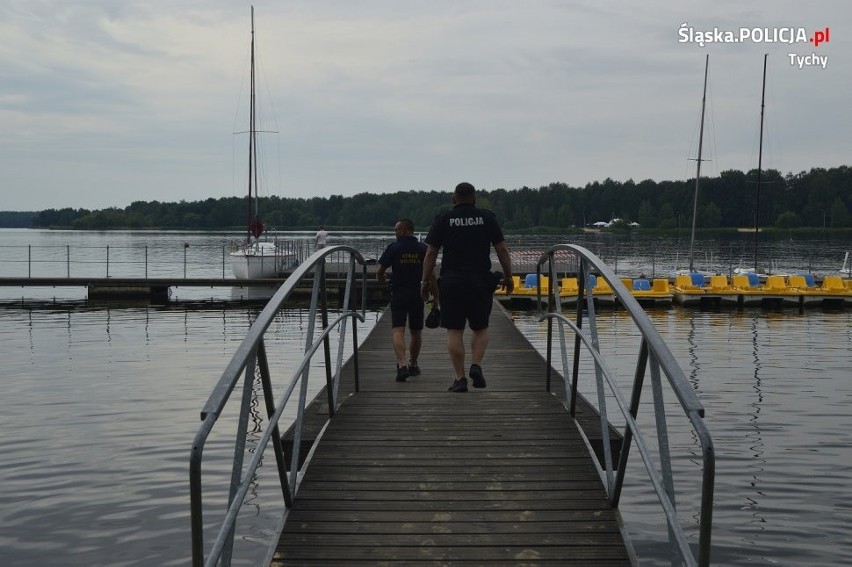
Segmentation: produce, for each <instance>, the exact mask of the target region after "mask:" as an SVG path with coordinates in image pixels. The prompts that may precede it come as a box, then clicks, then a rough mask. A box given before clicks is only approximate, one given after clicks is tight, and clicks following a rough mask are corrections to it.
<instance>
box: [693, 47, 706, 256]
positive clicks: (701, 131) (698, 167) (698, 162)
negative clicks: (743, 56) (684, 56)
mask: <svg viewBox="0 0 852 567" xmlns="http://www.w3.org/2000/svg"><path fill="white" fill-rule="evenodd" d="M709 66H710V54H709V53H708V54H707V57H706V58H705V59H704V94H703V95H702V97H701V128H700V129H699V131H698V159H696V160H695V161H696V166H695V198H694V199H693V202H692V237H691V238H690V239H689V271H690V272H692V271H693V258H694V256H693V247H694V246H695V221H696V219H697V218H698V179H699V178H700V177H701V150H702V148H703V146H704V107H705V105H706V103H707V69H708V68H709Z"/></svg>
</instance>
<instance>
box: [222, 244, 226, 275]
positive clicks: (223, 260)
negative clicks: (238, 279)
mask: <svg viewBox="0 0 852 567" xmlns="http://www.w3.org/2000/svg"><path fill="white" fill-rule="evenodd" d="M222 279H223V280H224V279H225V245H224V244H223V245H222Z"/></svg>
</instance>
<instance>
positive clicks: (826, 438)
mask: <svg viewBox="0 0 852 567" xmlns="http://www.w3.org/2000/svg"><path fill="white" fill-rule="evenodd" d="M27 237H30V238H35V239H36V240H38V239H41V240H39V244H38V245H39V246H41V245H47V244H46V242H47V241H48V240H52V241H53V242H54V243H55V244H52V245H55V246H58V247H60V258H61V246H62V245H60V244H58V243H59V242H61V241H62V239H63V238H64V239H65V240H67V241H70V242H72V243H76V245H79V246H81V247H83V246H87V247H89V248H91V249H93V250H97V251H98V252H99V251H100V250H102V247H103V246H105V242H106V239H107V238H110V239H112V238H113V235H111V234H94V233H82V234H80V233H65V234H64V236H63V235H62V233H48V232H46V231H45V232H42V231H37V232H33V231H0V239H2V241H0V276H9V275H17V274H11V273H9V272H8V271H7V268H8V265H9V264H8V263H7V264H4V263H3V261H2V260H3V258H4V254H6V253H7V252H8V251H9V250H12V249H13V248H14V250H18V249H19V248H20V246H22V245H23V246H26V238H27ZM308 237H309V236H308ZM123 238H126V240H127V243H128V244H127V245H128V246H129V247H131V248H132V247H135V248H136V249H140V247H144V246H150V248H149V251H150V252H158V253H162V255H165V254H166V252H167V250H166V249H162V250H158V248H157V247H158V246H165V247H167V248H168V250H170V252H169V253H170V254H172V255H173V256H174V255H176V256H177V258H179V259H180V257H181V256H182V254H183V245H182V243H183V242H184V241H185V240H186V239H188V238H189V239H193V240H191V244H190V250H192V249H193V248H202V247H204V246H205V244H204V243H205V242H206V243H207V244H206V246H207V247H208V248H209V249H210V251H211V252H210V254H209V256H208V258H215V257H216V256H217V255H218V256H221V246H222V245H223V244H222V243H223V241H225V240H226V239H227V238H228V236H227V235H225V236H223V235H210V234H197V235H191V236H187V235H186V234H182V233H164V234H142V235H134V234H132V233H127V234H126V235H125V236H124V237H123ZM137 238H138V240H137ZM158 239H159V241H160V242H161V243H162V244H155V243H153V242H154V241H156V240H158ZM374 240H378V237H374ZM368 241H370V240H369V239H368ZM143 242H144V243H146V244H141V243H143ZM370 242H372V241H370ZM33 244H36V243H35V242H34V243H33ZM175 244H178V245H179V246H178V248H177V249H178V250H179V252H178V253H175V252H174V251H173V250H172V247H173V246H174V245H175ZM370 245H372V246H377V244H375V243H373V244H368V246H370ZM658 245H659V247H660V248H664V247H666V246H669V247H672V248H673V247H676V244H672V243H668V244H666V243H665V242H660V243H658ZM2 246H9V247H10V248H7V249H5V251H3V250H2ZM601 246H604V244H601ZM620 246H621V248H623V247H624V244H622V245H620ZM636 246H637V247H640V246H639V245H636ZM846 246H848V243H847V244H846V245H845V246H844V244H843V243H838V244H835V245H833V246H832V247H824V248H826V252H825V254H824V255H821V256H820V257H819V258H816V257H815V256H813V255H812V261H813V262H814V264H817V263H819V265H822V266H825V270H828V269H829V266H831V265H833V264H834V265H836V267H835V268H834V269H836V268H839V261H840V260H842V253H841V250H843V249H844V248H845V247H846ZM590 247H591V245H590ZM647 248H648V246H647V243H646V246H645V249H647ZM723 248H724V246H721V247H716V248H715V249H714V250H715V252H714V253H717V254H721V253H722V251H723ZM812 249H813V248H812ZM819 249H820V250H822V248H819ZM606 250H609V247H607V248H606V249H605V250H604V252H605V251H606ZM366 254H368V253H367V252H365V255H366ZM601 255H602V256H606V254H605V253H604V254H601ZM834 259H837V261H836V262H835V261H834ZM627 261H628V258H627V257H626V256H625V257H623V259H621V260H620V263H622V264H623V263H624V262H627ZM208 263H209V262H208ZM201 264H202V262H201V261H200V260H199V267H200V266H201ZM96 265H97V266H100V264H96ZM14 266H17V267H19V266H18V264H17V263H16V264H14ZM16 269H17V268H16ZM60 269H62V268H61V267H60ZM205 269H209V270H211V271H213V272H215V271H216V270H218V272H219V273H221V266H218V267H209V266H208V267H207V268H205ZM191 275H199V274H191ZM226 289H227V288H226ZM42 291H43V293H44V297H43V298H42V299H46V300H47V302H45V301H41V302H31V301H29V299H28V300H27V301H25V302H20V301H17V302H16V301H15V300H16V298H18V299H19V298H20V297H21V294H22V290H20V289H11V290H3V289H0V293H3V294H5V295H3V296H0V302H2V300H3V299H5V300H6V301H7V302H6V304H5V305H4V306H0V355H2V358H3V360H4V361H5V364H4V372H3V374H2V377H0V384H2V386H3V396H2V398H0V454H2V455H3V456H2V458H1V459H0V486H2V489H0V526H2V529H0V557H3V562H4V563H5V564H10V565H186V564H188V563H189V562H190V535H189V495H188V459H189V448H190V445H191V442H192V438H193V436H194V434H195V431H196V430H197V428H198V425H199V423H200V422H199V417H198V416H199V411H200V409H201V407H202V405H203V403H204V401H205V400H206V399H207V396H208V395H209V393H210V391H211V389H212V386H213V384H214V383H215V382H216V380H217V379H218V377H219V375H220V374H221V372H222V370H223V369H224V367H225V364H226V363H227V361H228V360H229V359H230V357H231V355H232V354H233V352H234V350H235V349H236V346H237V345H238V343H239V341H240V340H241V339H242V338H243V336H244V335H245V333H246V331H247V329H248V327H249V325H250V323H251V321H252V319H253V316H254V314H255V313H256V308H255V307H251V306H245V305H239V304H235V305H232V306H221V305H220V306H214V305H209V306H206V307H203V308H198V307H197V300H199V299H204V298H205V297H206V296H207V295H209V294H210V293H219V292H218V291H216V292H211V291H210V290H204V291H203V292H199V293H201V296H200V297H195V296H194V295H193V294H194V293H196V292H195V290H186V291H185V290H177V291H176V295H177V296H178V297H177V298H178V299H184V298H186V299H188V300H190V301H191V302H192V304H183V303H181V302H173V303H171V304H169V305H162V306H153V305H142V304H136V305H134V306H115V305H101V306H98V305H92V304H86V303H85V302H80V301H77V299H78V298H79V294H80V291H79V290H74V289H73V288H72V289H68V290H58V291H57V290H55V289H53V288H51V289H48V290H42ZM184 293H186V294H184ZM221 293H226V294H227V293H230V292H229V291H225V292H221ZM57 294H59V297H60V298H64V299H68V300H71V301H72V303H73V304H72V305H71V306H65V305H59V304H57V305H54V306H52V305H51V304H50V302H51V301H52V298H53V297H56V296H57ZM75 294H76V295H75ZM182 294H184V295H182ZM649 314H650V316H651V318H652V320H653V321H654V323H655V324H656V326H657V328H658V329H659V330H660V332H661V334H662V335H663V337H664V338H665V340H666V341H667V343H668V345H669V347H670V348H671V350H672V352H673V353H674V355H675V357H676V358H677V360H678V362H679V363H680V365H681V367H682V368H683V370H684V372H685V373H686V375H687V377H688V378H689V380H690V382H691V384H692V385H693V387H694V389H695V391H696V393H697V394H698V396H699V398H700V399H701V401H702V403H703V404H704V407H705V409H706V414H707V415H706V418H705V421H706V422H707V425H708V427H709V429H710V432H711V435H712V436H713V439H714V442H715V447H716V453H717V472H716V474H717V477H716V498H715V508H714V509H715V512H714V532H713V562H714V564H718V565H849V564H852V498H850V488H849V487H850V486H852V465H850V462H852V458H850V457H852V449H850V447H852V417H850V415H849V407H850V402H852V381H850V379H849V377H850V375H852V372H850V366H852V359H851V358H850V356H849V352H850V351H852V310H850V309H848V308H847V309H846V310H844V311H839V312H831V311H823V310H820V309H816V310H808V311H804V312H798V311H796V310H793V309H789V310H784V311H782V312H769V311H761V310H754V311H723V312H704V311H697V310H686V309H681V308H677V307H675V308H666V309H657V310H651V311H650V312H649ZM369 315H370V316H369V317H368V324H367V325H366V327H367V329H369V328H371V326H372V324H373V323H374V321H375V318H376V316H377V315H376V313H371V314H369ZM514 318H515V321H516V324H517V325H518V326H519V327H520V328H521V329H522V330H523V331H524V333H525V334H526V336H528V337H529V338H530V340H531V341H532V342H533V343H534V344H535V345H537V346H538V347H539V348H543V347H542V345H543V340H544V338H543V337H544V326H543V325H542V324H541V323H538V322H537V321H536V318H535V316H534V315H533V314H530V313H524V312H515V313H514ZM598 325H599V328H600V333H601V340H602V344H603V348H604V350H605V351H606V352H607V353H608V354H612V355H613V356H614V358H613V360H614V365H615V368H614V369H615V370H616V372H617V373H619V374H620V375H622V374H623V375H625V376H626V377H627V382H628V383H629V379H630V378H632V364H635V358H636V353H637V349H638V346H637V345H638V342H637V341H638V339H637V337H635V336H634V331H633V328H632V325H630V324H629V322H628V321H627V317H626V316H625V315H624V313H622V312H618V311H608V312H607V311H605V312H601V313H600V314H599V315H598ZM306 326H307V320H306V314H305V312H304V311H302V310H297V309H294V310H290V311H287V312H283V313H281V314H280V315H279V316H278V319H277V320H276V323H275V324H274V325H273V327H272V331H271V333H272V334H271V335H270V337H271V338H270V345H269V351H270V357H271V360H272V363H273V365H274V367H277V368H282V369H286V368H288V365H290V366H292V365H293V364H294V362H293V361H294V360H296V359H298V358H299V357H300V354H299V353H300V351H301V349H302V348H303V344H304V332H305V328H306ZM364 336H366V329H365V331H364V332H359V337H361V338H363V337H364ZM486 364H487V360H486ZM319 374H320V373H318V372H314V373H313V375H314V376H317V375H319ZM279 383H280V379H279ZM590 391H591V390H588V391H587V393H588V392H590ZM640 417H643V416H642V415H641V410H640ZM225 433H227V432H224V433H223V434H222V435H220V436H217V437H215V438H214V439H213V440H212V442H211V445H210V447H209V448H208V450H207V451H205V456H206V458H205V469H204V470H205V487H206V488H209V489H211V492H213V493H214V494H215V493H220V494H221V497H211V498H209V500H208V501H206V506H207V510H206V513H207V514H208V515H207V517H208V519H211V518H213V517H218V516H219V514H221V511H222V510H223V508H224V497H225V494H226V490H227V487H226V485H225V483H226V480H227V479H226V474H223V472H224V471H226V470H228V464H229V461H230V457H229V456H227V455H226V450H225V447H226V446H227V435H226V434H225ZM673 438H674V442H675V444H676V445H679V446H680V447H683V448H686V450H687V453H689V451H690V450H691V448H692V447H694V440H693V439H691V438H690V437H689V435H688V434H686V433H685V432H681V431H679V430H678V429H677V428H676V427H675V428H674V432H673ZM693 453H694V451H693ZM208 458H209V460H208ZM697 466H698V463H697V462H696V460H695V459H694V458H690V457H689V456H687V457H682V458H680V459H678V460H676V462H675V468H676V472H677V475H678V476H677V478H680V477H681V476H682V475H686V477H689V476H690V475H691V476H695V475H696V474H697V470H698V469H697ZM269 472H270V467H265V468H262V469H261V473H260V474H259V476H258V479H257V482H256V485H255V487H254V488H255V490H254V491H253V496H252V499H251V502H250V503H249V505H247V506H246V508H245V509H244V512H243V515H242V516H241V519H240V522H239V524H238V528H239V534H238V544H237V553H236V554H235V557H237V558H239V561H235V564H242V565H251V564H255V563H256V562H257V561H259V560H261V559H262V558H263V555H264V553H265V551H266V546H267V545H268V543H269V541H271V539H272V538H273V537H274V531H275V527H276V524H277V521H278V518H279V516H280V514H281V511H282V504H281V498H280V491H279V492H276V489H275V486H276V485H275V480H274V478H272V477H271V476H269V474H268V473H269ZM639 476H640V475H638V474H636V475H632V474H631V482H632V478H633V477H635V478H637V479H639ZM636 482H637V483H638V480H637V481H636ZM640 484H641V483H640ZM678 488H679V489H680V487H678ZM679 506H680V507H681V509H682V510H683V511H684V513H685V515H686V517H687V518H689V517H690V515H691V512H692V511H693V510H695V509H696V502H695V501H694V500H692V499H690V498H688V497H687V498H685V499H684V500H682V501H679ZM657 508H658V506H657V505H656V504H654V503H653V502H652V501H651V498H650V497H649V496H648V495H647V493H646V492H643V491H642V490H641V488H637V487H636V486H634V485H633V484H631V483H630V482H629V483H628V487H627V492H626V493H625V497H624V499H623V501H622V506H621V510H622V514H623V516H624V518H625V520H626V521H627V522H628V527H629V529H630V530H631V533H632V534H633V535H634V537H635V538H636V541H635V542H634V543H635V545H636V548H637V550H638V551H639V554H640V557H641V556H650V557H651V559H650V560H648V561H647V562H644V563H643V565H645V564H647V565H658V564H659V565H665V564H667V562H666V561H665V560H664V558H665V550H664V546H660V545H659V543H658V542H657V536H658V535H659V533H658V531H657V528H656V526H658V525H659V521H660V517H661V516H660V513H659V512H658V510H657ZM694 532H695V530H694V529H687V533H688V534H689V535H690V537H691V538H693V539H692V540H693V541H697V540H696V539H695V534H694ZM210 537H211V534H210V533H208V535H207V538H208V542H209V538H210Z"/></svg>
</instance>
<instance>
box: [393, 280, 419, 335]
mask: <svg viewBox="0 0 852 567" xmlns="http://www.w3.org/2000/svg"><path fill="white" fill-rule="evenodd" d="M390 307H391V324H392V326H394V327H405V323H406V320H407V321H408V328H409V329H411V330H412V331H419V330H421V329H423V298H421V297H420V289H419V288H401V289H400V288H391V300H390Z"/></svg>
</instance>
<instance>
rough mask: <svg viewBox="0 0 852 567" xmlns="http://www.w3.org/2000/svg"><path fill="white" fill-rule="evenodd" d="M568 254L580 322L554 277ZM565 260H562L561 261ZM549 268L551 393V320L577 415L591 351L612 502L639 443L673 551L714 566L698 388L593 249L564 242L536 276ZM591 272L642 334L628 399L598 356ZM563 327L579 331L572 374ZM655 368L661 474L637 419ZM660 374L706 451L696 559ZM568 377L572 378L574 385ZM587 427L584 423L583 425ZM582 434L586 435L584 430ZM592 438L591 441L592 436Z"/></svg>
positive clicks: (709, 478) (710, 465) (711, 458)
mask: <svg viewBox="0 0 852 567" xmlns="http://www.w3.org/2000/svg"><path fill="white" fill-rule="evenodd" d="M560 251H562V252H565V251H568V252H571V253H573V254H574V255H575V257H576V258H577V262H576V274H577V278H578V288H579V290H578V297H577V310H576V322H573V321H570V320H569V319H567V318H566V317H565V316H563V315H562V313H561V303H560V300H559V290H558V286H557V285H556V284H557V280H556V276H557V273H556V267H555V263H554V257H555V254H556V253H557V252H560ZM563 263H564V260H563ZM543 265H546V266H547V275H548V276H549V280H550V282H551V283H550V286H549V288H548V290H547V292H546V293H547V313H540V317H539V320H545V319H546V320H547V325H548V326H547V377H546V388H547V390H548V391H550V386H551V368H552V366H551V361H552V346H553V322H554V321H556V322H557V324H558V326H559V331H560V332H559V336H558V340H559V346H560V348H561V352H562V364H563V373H562V376H563V379H564V380H565V382H566V383H565V392H566V401H565V402H566V406H567V407H568V409H569V411H570V413H571V415H572V416H576V414H575V411H576V398H577V390H578V383H579V366H580V364H579V362H580V352H581V350H582V349H581V346H584V347H585V350H586V351H587V352H588V353H590V354H591V356H592V358H593V361H594V367H595V378H596V381H595V387H596V390H597V399H598V411H599V414H600V427H601V432H602V437H603V451H604V466H603V467H601V465H600V464H598V462H597V460H595V463H596V466H597V467H598V471H599V473H600V474H601V477H602V479H603V480H604V484H605V486H606V489H607V494H608V497H609V501H610V504H611V506H613V507H617V506H618V502H619V498H620V495H621V490H622V486H623V483H624V478H625V475H626V471H627V462H628V455H629V450H630V446H631V444H632V442H633V441H634V440H635V442H636V447H637V449H638V451H639V453H640V456H641V457H642V461H643V463H644V464H645V468H646V470H647V472H648V475H649V477H650V480H651V484H652V486H653V487H654V490H655V491H656V493H657V496H658V498H659V501H660V505H661V507H662V509H663V512H664V514H665V516H666V520H667V524H668V531H669V540H670V542H671V544H672V551H673V553H674V554H676V555H678V556H680V558H681V560H682V561H684V562H685V563H686V564H687V565H709V564H710V538H711V533H712V517H713V488H714V481H715V468H716V465H715V453H714V449H713V441H712V439H711V437H710V433H709V431H708V429H707V427H706V425H705V424H704V421H703V417H704V408H703V406H702V405H701V402H700V401H699V399H698V397H697V396H696V394H695V392H694V391H693V389H692V387H691V386H690V384H689V381H688V380H687V379H686V376H685V375H684V373H683V370H682V369H681V368H680V366H679V365H678V363H677V361H676V360H675V358H674V356H673V355H672V353H671V351H670V350H669V348H668V346H667V345H666V343H665V341H663V339H662V337H661V336H660V334H659V332H658V331H657V329H656V328H655V327H654V325H653V323H652V322H651V320H650V319H649V318H648V316H647V314H646V313H645V311H644V310H643V309H642V307H641V306H640V305H639V303H638V302H637V301H636V299H635V298H634V297H633V295H632V294H631V293H630V292H629V291H628V289H627V288H626V287H625V286H624V284H623V283H622V282H621V280H620V278H618V277H617V276H616V274H615V272H613V271H612V270H611V269H610V268H609V266H607V265H606V264H605V263H604V262H603V261H602V260H600V258H598V257H597V256H595V255H594V254H593V253H592V252H590V251H589V250H587V249H585V248H583V247H581V246H576V245H571V244H559V245H556V246H553V247H551V248H550V249H548V250H547V251H546V252H544V253H543V254H542V255H541V256H540V257H539V260H538V263H537V267H536V273H537V277H538V281H541V277H542V266H543ZM592 270H594V271H595V272H596V273H597V274H598V275H599V276H600V277H602V278H603V279H604V280H605V281H606V282H607V283H608V284H609V287H610V288H611V289H612V291H613V294H614V295H615V296H616V298H617V300H618V302H619V303H620V304H621V305H622V306H623V307H624V308H625V309H626V310H627V312H628V313H629V315H630V317H631V318H632V319H633V322H634V323H635V325H636V327H637V328H638V329H639V331H640V333H641V337H642V338H641V342H640V347H639V357H638V361H637V365H636V369H635V374H634V382H633V391H632V393H631V400H630V404H629V406H628V404H627V403H626V402H625V399H624V396H623V395H622V393H621V390H620V388H619V386H618V383H617V382H616V380H615V378H614V374H613V372H612V371H611V369H610V368H608V366H607V364H606V361H605V359H604V358H603V356H601V354H600V345H599V341H598V334H597V325H596V320H595V303H594V293H593V290H592V289H591V286H590V285H589V282H588V281H587V279H588V275H590V273H591V271H592ZM541 287H542V286H539V291H538V299H539V301H538V305H539V309H541V306H542V305H543V302H542V301H541ZM584 300H585V313H586V318H587V322H588V332H585V331H584V329H583V314H584ZM565 326H568V327H569V328H570V330H571V332H572V333H573V335H574V353H573V366H572V369H571V372H570V373H569V371H568V368H567V361H568V356H567V353H568V347H567V344H566V336H565V335H566V333H565ZM646 367H649V368H650V371H651V388H652V394H653V405H654V418H655V422H656V427H657V440H658V446H659V457H660V461H661V462H660V465H661V469H662V474H660V473H659V472H658V469H657V465H656V463H655V462H654V459H653V457H652V455H651V452H650V450H649V449H648V444H647V442H646V440H645V437H644V435H643V434H642V432H641V430H640V429H639V425H638V423H637V422H636V419H635V418H636V415H637V413H638V409H639V402H640V398H641V392H642V386H643V383H644V376H645V369H646ZM661 370H662V374H664V375H665V377H666V378H667V381H668V384H669V386H670V388H671V390H672V391H673V392H674V394H675V396H676V397H677V400H678V402H679V404H680V406H681V408H682V410H683V412H684V415H685V416H686V417H687V419H688V420H689V422H690V424H691V425H692V428H693V431H694V433H695V436H696V438H697V439H698V440H699V443H700V445H701V451H702V469H703V470H702V483H701V512H700V516H699V524H700V525H699V545H698V554H697V557H696V556H695V554H693V552H692V550H691V549H690V547H689V544H688V542H687V540H686V535H685V534H684V531H683V527H682V526H681V524H680V521H679V519H678V516H677V510H676V507H675V492H674V480H673V474H672V466H671V456H670V448H669V439H668V428H667V424H666V418H665V407H664V404H663V390H662V383H663V381H662V377H661V372H660V371H661ZM569 377H570V378H571V380H570V382H569ZM607 388H608V389H609V391H610V392H611V393H612V396H613V397H614V399H615V401H616V405H617V406H618V409H619V410H620V411H621V414H622V416H623V418H624V422H625V431H624V435H623V442H622V447H621V451H620V457H619V462H618V465H617V467H614V466H613V462H612V449H611V447H610V442H609V427H610V424H609V420H608V418H607V405H606V396H605V391H606V389H607ZM578 426H579V427H580V429H581V431H582V425H581V424H580V423H579V422H578ZM584 436H585V434H584ZM587 443H588V439H587Z"/></svg>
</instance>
